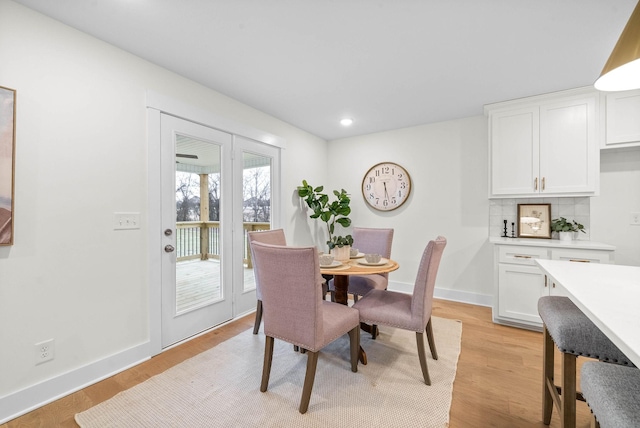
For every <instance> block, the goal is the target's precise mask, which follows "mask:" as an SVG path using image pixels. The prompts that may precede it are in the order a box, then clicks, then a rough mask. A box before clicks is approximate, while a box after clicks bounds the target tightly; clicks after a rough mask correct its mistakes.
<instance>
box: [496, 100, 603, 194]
mask: <svg viewBox="0 0 640 428" xmlns="http://www.w3.org/2000/svg"><path fill="white" fill-rule="evenodd" d="M598 100H599V95H598V94H597V93H596V92H595V91H594V90H585V89H581V90H573V91H563V92H559V93H555V94H551V95H545V96H538V97H531V98H526V99H521V100H515V101H508V102H504V103H498V104H492V105H489V106H486V107H485V111H486V113H487V114H488V116H489V163H490V165H489V171H490V174H489V180H490V183H489V189H490V191H489V192H490V194H489V197H492V198H500V197H505V198H507V197H508V198H513V197H545V196H593V195H596V194H597V192H598V187H599V186H598V185H599V160H600V157H599V145H598V141H597V135H598V133H597V126H598V115H597V113H598V112H597V108H598Z"/></svg>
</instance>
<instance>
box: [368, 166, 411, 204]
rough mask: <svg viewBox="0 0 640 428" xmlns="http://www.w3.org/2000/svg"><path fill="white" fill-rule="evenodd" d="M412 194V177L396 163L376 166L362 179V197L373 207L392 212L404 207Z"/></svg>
mask: <svg viewBox="0 0 640 428" xmlns="http://www.w3.org/2000/svg"><path fill="white" fill-rule="evenodd" d="M410 193H411V177H409V173H408V172H407V170H406V169H404V168H403V167H401V166H400V165H398V164H397V163H394V162H382V163H379V164H377V165H374V166H373V167H371V169H369V171H367V173H366V174H365V175H364V178H363V179H362V196H363V197H364V200H365V201H366V202H367V203H368V204H369V205H370V206H371V207H372V208H375V209H377V210H380V211H391V210H395V209H396V208H398V207H399V206H400V205H402V204H403V203H404V202H405V201H406V200H407V198H408V197H409V194H410Z"/></svg>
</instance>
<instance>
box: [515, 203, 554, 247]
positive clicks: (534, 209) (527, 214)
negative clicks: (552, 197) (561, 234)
mask: <svg viewBox="0 0 640 428" xmlns="http://www.w3.org/2000/svg"><path fill="white" fill-rule="evenodd" d="M518 238H543V239H551V204H518Z"/></svg>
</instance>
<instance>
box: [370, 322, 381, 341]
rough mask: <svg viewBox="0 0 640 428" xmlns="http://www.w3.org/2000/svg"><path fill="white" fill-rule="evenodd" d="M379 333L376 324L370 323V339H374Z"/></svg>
mask: <svg viewBox="0 0 640 428" xmlns="http://www.w3.org/2000/svg"><path fill="white" fill-rule="evenodd" d="M379 334H380V330H378V325H377V324H371V339H373V340H376V337H378V335H379Z"/></svg>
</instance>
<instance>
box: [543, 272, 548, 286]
mask: <svg viewBox="0 0 640 428" xmlns="http://www.w3.org/2000/svg"><path fill="white" fill-rule="evenodd" d="M547 281H548V278H547V275H545V276H544V288H547Z"/></svg>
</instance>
